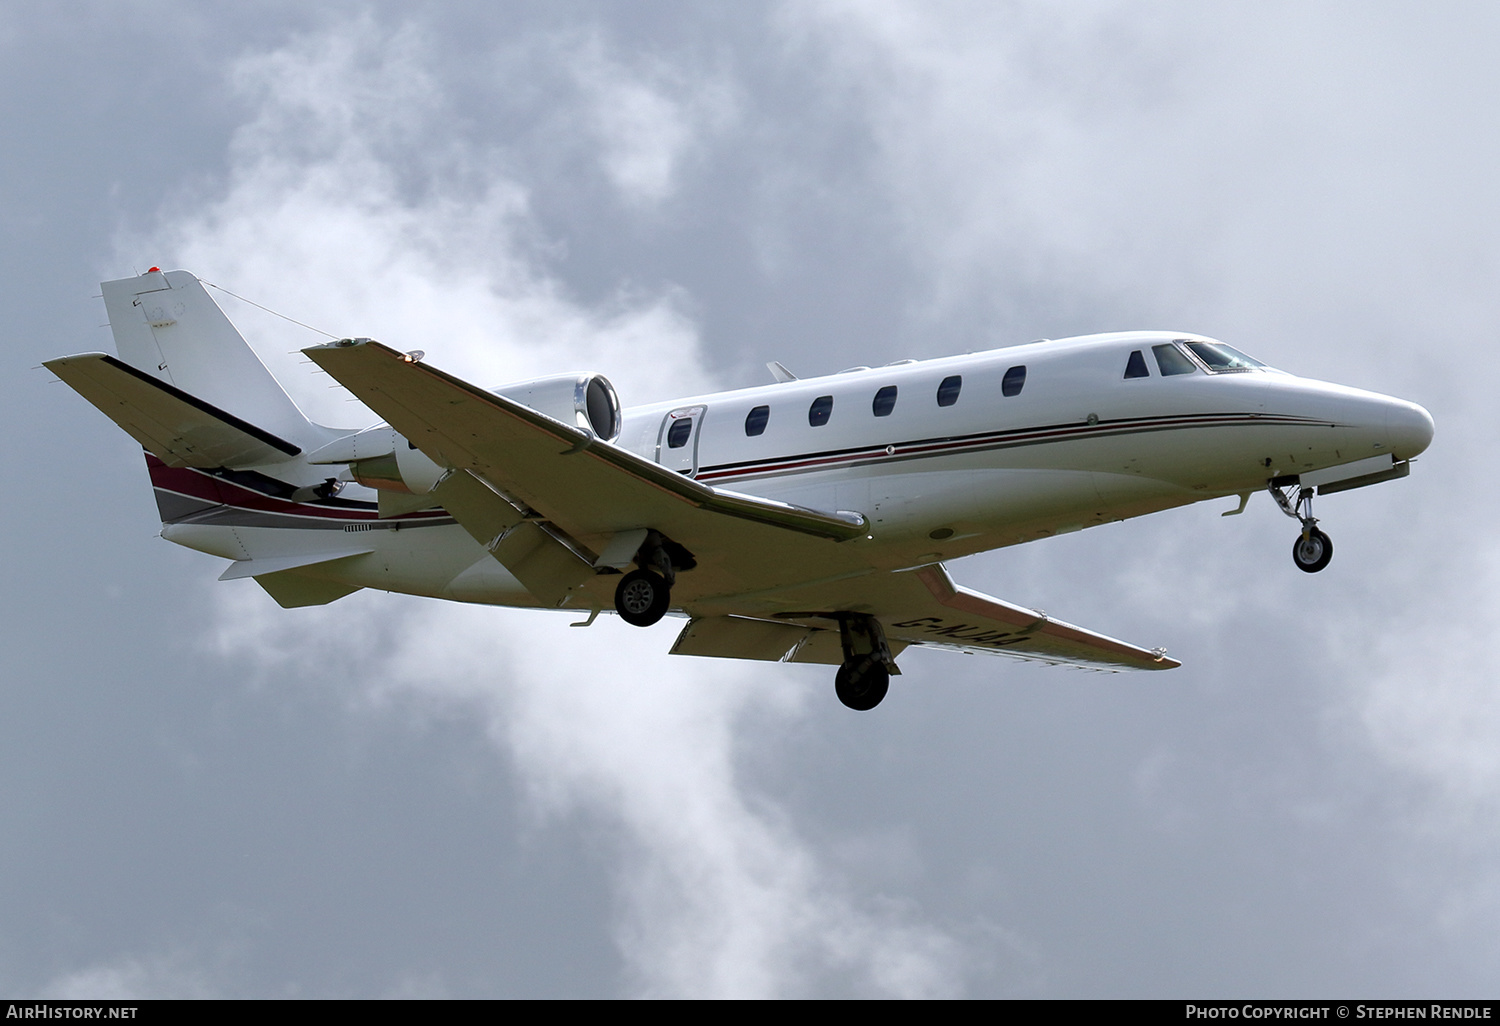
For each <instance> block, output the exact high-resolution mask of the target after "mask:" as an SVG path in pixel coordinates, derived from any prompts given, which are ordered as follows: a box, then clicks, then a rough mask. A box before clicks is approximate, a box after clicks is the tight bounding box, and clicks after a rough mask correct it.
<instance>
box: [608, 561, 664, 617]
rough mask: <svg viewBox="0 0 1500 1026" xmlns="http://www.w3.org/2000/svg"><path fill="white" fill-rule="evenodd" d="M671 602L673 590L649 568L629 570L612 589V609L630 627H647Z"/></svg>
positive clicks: (660, 615)
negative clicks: (613, 593)
mask: <svg viewBox="0 0 1500 1026" xmlns="http://www.w3.org/2000/svg"><path fill="white" fill-rule="evenodd" d="M671 605H672V589H671V588H670V587H668V585H667V582H666V581H664V580H662V579H661V575H660V574H654V573H652V572H651V571H650V570H632V571H630V573H628V574H626V575H625V576H624V577H622V578H620V583H619V585H618V586H617V587H616V588H615V611H616V612H617V613H619V614H620V619H622V620H624V621H625V622H626V623H628V624H630V625H631V626H632V627H650V626H651V625H652V624H653V623H655V622H656V621H658V620H660V619H661V618H662V617H663V616H666V615H667V610H668V609H669V608H670V607H671Z"/></svg>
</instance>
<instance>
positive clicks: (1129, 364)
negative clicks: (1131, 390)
mask: <svg viewBox="0 0 1500 1026" xmlns="http://www.w3.org/2000/svg"><path fill="white" fill-rule="evenodd" d="M1125 376H1126V377H1127V378H1149V377H1150V376H1151V371H1150V370H1149V369H1147V367H1146V358H1145V357H1144V356H1142V355H1141V351H1140V350H1139V349H1137V350H1136V351H1135V352H1133V353H1131V354H1130V359H1129V360H1127V361H1126V362H1125Z"/></svg>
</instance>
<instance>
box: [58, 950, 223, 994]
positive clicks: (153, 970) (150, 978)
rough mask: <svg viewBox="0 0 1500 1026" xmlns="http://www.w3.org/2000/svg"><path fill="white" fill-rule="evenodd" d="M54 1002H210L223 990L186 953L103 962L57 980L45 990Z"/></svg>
mask: <svg viewBox="0 0 1500 1026" xmlns="http://www.w3.org/2000/svg"><path fill="white" fill-rule="evenodd" d="M40 993H41V996H42V997H45V998H51V999H53V1000H94V1001H134V1000H145V999H148V998H149V999H152V1000H163V999H165V1000H177V1001H188V1000H209V999H213V998H219V997H223V996H224V995H223V994H222V993H221V991H220V989H219V987H218V986H217V985H216V984H215V982H214V981H213V980H212V979H211V978H210V976H209V975H207V974H205V973H204V972H203V971H202V970H201V969H200V968H198V967H197V966H196V965H195V964H194V961H193V959H192V958H191V957H189V956H188V955H186V954H185V953H178V954H173V955H156V956H145V957H136V956H129V957H125V958H120V959H116V960H114V961H111V962H101V963H99V964H97V965H92V966H89V967H87V968H85V969H79V970H76V971H73V972H69V973H65V974H63V975H62V976H59V977H57V978H56V979H53V980H52V981H50V982H48V983H47V984H45V985H43V986H42V988H41V992H40Z"/></svg>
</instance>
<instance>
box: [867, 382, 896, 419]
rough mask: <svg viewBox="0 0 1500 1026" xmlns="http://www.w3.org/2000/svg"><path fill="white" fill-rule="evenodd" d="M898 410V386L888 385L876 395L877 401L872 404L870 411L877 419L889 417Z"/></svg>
mask: <svg viewBox="0 0 1500 1026" xmlns="http://www.w3.org/2000/svg"><path fill="white" fill-rule="evenodd" d="M895 408H896V386H895V385H886V386H885V387H884V388H882V389H881V390H880V391H879V392H876V393H875V401H874V402H873V403H871V404H870V410H871V411H872V412H873V413H874V414H875V416H877V417H889V416H890V415H891V411H892V410H894V409H895Z"/></svg>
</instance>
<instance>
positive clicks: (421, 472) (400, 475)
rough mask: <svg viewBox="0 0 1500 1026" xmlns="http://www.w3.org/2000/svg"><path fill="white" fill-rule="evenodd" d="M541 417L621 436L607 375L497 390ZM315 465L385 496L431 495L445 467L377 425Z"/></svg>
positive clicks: (323, 452)
mask: <svg viewBox="0 0 1500 1026" xmlns="http://www.w3.org/2000/svg"><path fill="white" fill-rule="evenodd" d="M493 391H494V393H495V394H496V395H503V396H505V398H507V399H512V400H514V401H516V402H518V403H521V404H523V405H525V406H529V407H531V408H532V409H533V410H536V411H537V412H538V413H545V414H546V415H547V416H549V417H551V418H553V419H554V420H560V421H562V422H563V423H564V424H567V425H569V426H570V427H576V428H580V429H582V430H584V431H588V432H590V433H592V434H593V435H594V436H595V437H596V438H602V439H604V440H605V441H607V442H613V441H614V440H615V439H616V438H618V437H619V436H620V419H621V418H620V397H619V396H618V395H617V394H616V393H615V387H614V386H613V385H611V384H610V383H609V379H608V378H606V377H605V376H604V375H602V374H558V375H554V376H553V377H549V378H537V379H535V380H534V381H520V382H516V383H515V384H510V385H501V386H500V387H499V388H496V389H493ZM307 461H308V462H309V463H314V464H325V463H327V464H332V463H346V464H348V467H349V469H348V470H346V471H345V472H344V474H343V475H341V476H342V477H344V479H345V480H349V481H357V482H359V483H360V484H362V485H364V486H365V487H366V488H374V489H377V490H379V491H383V492H399V493H404V494H409V495H426V494H427V493H428V492H430V491H432V489H433V488H435V487H436V486H437V483H438V481H439V480H441V479H442V477H443V474H444V473H446V472H447V471H446V468H444V467H440V466H438V465H437V464H436V463H434V462H433V461H432V460H430V459H428V458H427V456H426V455H425V454H424V453H423V452H422V451H421V450H420V449H418V448H416V447H415V446H413V445H412V444H411V443H410V442H409V441H407V440H406V438H405V436H403V435H401V434H400V433H399V432H397V431H396V430H395V429H394V428H392V427H390V426H389V425H387V424H377V425H376V426H375V427H372V428H366V429H365V430H363V431H359V432H356V433H354V434H352V435H345V436H344V437H343V438H340V439H337V440H336V441H333V442H330V443H329V444H327V445H325V446H323V447H322V448H321V449H319V450H318V451H317V452H314V453H312V454H311V455H309V456H308V458H307Z"/></svg>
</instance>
